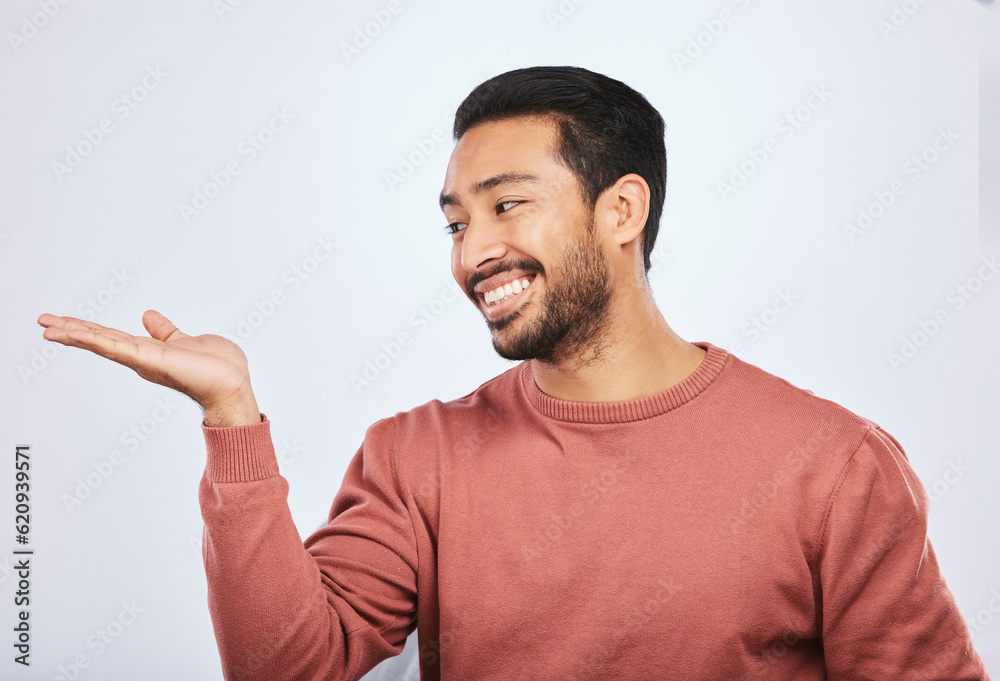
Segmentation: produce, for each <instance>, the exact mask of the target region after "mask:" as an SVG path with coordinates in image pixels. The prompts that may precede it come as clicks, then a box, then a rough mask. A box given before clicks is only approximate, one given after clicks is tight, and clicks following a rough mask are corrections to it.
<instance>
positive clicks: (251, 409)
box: [204, 394, 261, 428]
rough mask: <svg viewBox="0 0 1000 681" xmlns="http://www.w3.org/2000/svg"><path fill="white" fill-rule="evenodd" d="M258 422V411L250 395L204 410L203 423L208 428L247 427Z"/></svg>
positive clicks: (254, 400) (255, 402) (259, 420)
mask: <svg viewBox="0 0 1000 681" xmlns="http://www.w3.org/2000/svg"><path fill="white" fill-rule="evenodd" d="M260 422H261V418H260V409H259V408H258V406H257V400H256V399H255V398H254V396H253V395H252V394H251V395H247V396H243V397H241V398H240V399H239V400H235V401H230V402H226V403H223V404H215V405H211V406H210V407H206V408H205V418H204V423H205V425H206V426H208V427H209V428H231V427H233V426H249V425H253V424H256V423H260Z"/></svg>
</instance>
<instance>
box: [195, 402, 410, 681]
mask: <svg viewBox="0 0 1000 681" xmlns="http://www.w3.org/2000/svg"><path fill="white" fill-rule="evenodd" d="M262 419H263V420H262V422H261V423H259V424H254V425H248V426H238V427H229V428H211V427H204V426H203V432H204V435H205V442H206V446H207V450H208V463H207V466H206V469H205V475H204V477H203V478H202V481H201V487H200V490H199V499H200V501H201V507H202V515H203V517H204V519H205V534H204V543H203V553H204V559H205V573H206V575H207V577H208V600H209V609H210V611H211V614H212V623H213V626H214V628H215V632H216V640H217V642H218V645H219V654H220V656H221V658H222V666H223V669H224V671H225V673H226V678H227V679H262V680H263V679H279V678H280V679H358V678H360V677H361V676H363V675H364V674H365V673H367V672H368V671H369V670H371V669H372V668H373V667H374V666H375V665H376V664H378V663H379V662H380V661H382V660H384V659H386V658H388V657H391V656H393V655H398V654H399V653H400V652H402V650H403V645H404V643H405V641H406V637H407V636H408V635H409V634H410V633H412V631H413V629H414V628H415V627H416V578H417V564H416V546H415V540H414V536H413V529H412V525H411V524H410V518H409V513H408V511H407V509H406V508H405V507H404V506H403V504H402V502H401V501H400V496H399V494H398V492H397V488H396V480H395V472H394V470H393V463H392V456H393V452H392V422H391V420H388V419H384V420H382V421H379V422H377V423H375V424H373V425H372V426H371V427H370V428H369V429H368V431H367V433H366V435H365V441H364V444H363V445H362V446H361V448H360V449H359V450H358V452H357V453H356V454H355V456H354V458H353V459H352V461H351V463H350V465H349V467H348V470H347V472H346V474H345V476H344V481H343V485H342V486H341V488H340V491H339V492H338V493H337V496H336V498H335V500H334V503H333V508H332V510H331V520H330V523H329V524H328V525H327V526H326V527H325V528H323V529H321V530H319V531H318V532H316V533H315V534H313V535H312V536H311V537H310V538H309V540H308V541H307V542H306V544H305V546H303V543H302V541H301V540H300V538H299V535H298V532H297V531H296V529H295V526H294V524H293V522H292V518H291V514H290V512H289V510H288V504H287V494H288V484H287V483H286V481H285V479H284V478H283V477H281V476H280V475H278V464H277V460H276V458H275V454H274V448H273V445H272V441H271V437H270V430H269V428H270V421H268V420H267V418H266V416H263V415H262Z"/></svg>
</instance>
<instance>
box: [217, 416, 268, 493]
mask: <svg viewBox="0 0 1000 681" xmlns="http://www.w3.org/2000/svg"><path fill="white" fill-rule="evenodd" d="M260 420H261V422H260V423H254V424H251V425H248V426H230V427H227V428H213V427H211V426H206V425H205V422H204V421H202V422H201V432H202V433H203V434H204V435H205V447H206V449H207V450H208V461H207V463H206V465H205V474H206V475H207V476H208V479H209V480H211V481H212V482H253V481H254V480H263V479H264V478H270V477H272V476H275V475H277V474H278V458H277V456H275V454H274V443H273V442H272V441H271V422H270V421H268V419H267V416H265V415H264V414H263V413H261V415H260Z"/></svg>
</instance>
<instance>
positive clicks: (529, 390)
mask: <svg viewBox="0 0 1000 681" xmlns="http://www.w3.org/2000/svg"><path fill="white" fill-rule="evenodd" d="M691 344H692V345H696V346H698V347H699V348H701V349H703V350H705V351H706V353H707V354H706V355H705V357H704V358H703V359H702V360H701V364H699V365H698V368H697V369H695V370H694V371H693V372H691V373H690V374H688V376H687V377H686V378H684V379H683V380H681V381H680V382H679V383H675V384H674V385H672V386H670V387H669V388H667V389H666V390H663V391H661V392H658V393H656V394H655V395H648V396H646V397H640V398H639V399H636V400H629V401H627V402H573V401H570V400H561V399H559V398H556V397H552V396H551V395H547V394H545V393H544V392H542V390H541V388H539V387H538V384H537V383H535V375H534V374H533V373H532V371H531V360H526V361H524V362H523V363H522V364H521V385H522V386H523V387H524V391H525V393H526V394H527V397H528V400H529V401H530V402H531V404H533V405H534V407H535V409H537V410H538V411H539V412H541V413H542V414H544V415H545V416H549V417H551V418H554V419H557V420H559V421H573V422H577V423H626V422H629V421H640V420H642V419H648V418H650V417H653V416H659V415H660V414H665V413H666V412H668V411H670V410H671V409H676V408H677V407H679V406H681V405H682V404H684V403H685V402H689V401H690V400H692V399H694V397H695V396H697V395H698V394H699V393H700V392H702V391H703V390H705V388H707V387H708V386H709V385H710V384H711V383H712V381H714V380H715V378H716V377H717V376H718V375H719V373H720V372H721V371H722V367H723V366H725V364H726V360H727V359H728V357H729V353H728V352H726V351H725V350H723V349H722V348H719V347H716V346H714V345H712V344H711V343H709V342H707V341H695V342H692V343H691Z"/></svg>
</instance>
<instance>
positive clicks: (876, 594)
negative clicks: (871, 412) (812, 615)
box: [819, 426, 988, 681]
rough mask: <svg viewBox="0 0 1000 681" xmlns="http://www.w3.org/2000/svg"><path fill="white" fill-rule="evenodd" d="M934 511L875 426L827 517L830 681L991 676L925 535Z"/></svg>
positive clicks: (824, 555)
mask: <svg viewBox="0 0 1000 681" xmlns="http://www.w3.org/2000/svg"><path fill="white" fill-rule="evenodd" d="M928 505H929V499H928V496H927V492H926V491H925V489H924V487H923V485H922V484H921V482H920V480H919V478H918V477H917V475H916V473H915V472H914V470H913V469H912V467H911V466H910V463H909V461H908V460H907V458H906V455H905V453H904V452H903V450H902V448H901V447H900V445H899V443H898V442H897V441H896V440H895V438H893V437H892V436H891V435H889V434H888V433H887V432H885V431H884V430H882V429H881V428H879V427H878V426H874V427H872V428H870V429H869V430H868V432H867V433H866V434H865V437H864V439H863V440H862V441H861V444H860V445H859V446H858V448H857V450H856V451H855V452H854V454H853V455H852V456H851V458H850V459H849V460H848V462H847V464H846V465H845V467H844V469H843V471H842V473H841V475H840V479H839V480H838V482H837V484H836V486H835V487H834V489H833V492H832V494H831V496H830V499H829V502H828V504H827V508H826V514H825V517H824V520H823V529H822V534H821V536H822V539H823V545H822V549H821V552H820V558H819V575H820V593H821V637H822V644H823V649H824V655H825V659H826V666H827V671H828V674H829V678H830V679H831V681H840V680H847V679H852V680H854V679H898V680H899V681H905V680H908V679H909V680H913V681H916V680H917V679H919V680H920V681H945V680H947V681H972V680H977V681H981V680H982V679H986V678H988V677H987V676H986V672H985V670H984V667H983V663H982V661H981V660H980V658H979V656H978V655H977V654H976V651H975V649H974V648H973V646H972V638H971V636H970V634H969V631H968V628H967V626H966V624H965V621H964V620H963V619H962V615H961V613H960V612H959V609H958V606H957V604H956V603H955V599H954V597H953V596H952V594H951V592H950V591H949V590H948V587H947V585H946V584H945V580H944V577H943V576H942V575H941V572H940V569H939V568H938V563H937V559H936V557H935V555H934V550H933V548H932V547H931V544H930V541H929V539H928V538H927V512H928Z"/></svg>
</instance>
